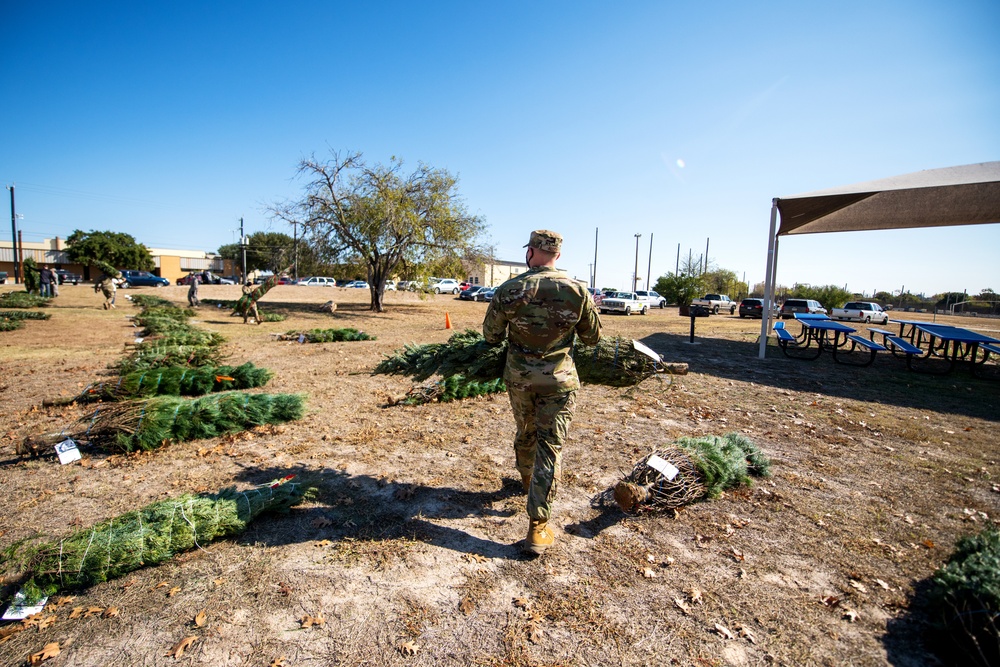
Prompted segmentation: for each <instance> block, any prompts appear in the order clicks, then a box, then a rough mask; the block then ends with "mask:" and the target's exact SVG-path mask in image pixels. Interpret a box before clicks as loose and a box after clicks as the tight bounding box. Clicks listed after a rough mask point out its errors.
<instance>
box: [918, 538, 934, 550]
mask: <svg viewBox="0 0 1000 667" xmlns="http://www.w3.org/2000/svg"><path fill="white" fill-rule="evenodd" d="M921 544H923V545H924V546H925V547H927V548H928V549H933V548H934V540H924V541H923V542H921Z"/></svg>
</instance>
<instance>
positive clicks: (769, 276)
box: [757, 199, 778, 359]
mask: <svg viewBox="0 0 1000 667" xmlns="http://www.w3.org/2000/svg"><path fill="white" fill-rule="evenodd" d="M777 222H778V200H777V199H772V200H771V228H770V231H768V236H767V267H766V268H765V269H764V314H763V315H761V318H760V341H759V342H760V345H759V348H758V350H757V358H758V359H763V358H764V354H765V350H766V349H767V335H768V334H769V333H770V332H771V311H772V310H773V307H772V306H771V300H772V299H773V298H774V274H775V273H776V271H777V268H776V266H775V262H776V259H777V250H778V248H777V245H778V237H777V236H775V235H774V232H775V227H776V225H777Z"/></svg>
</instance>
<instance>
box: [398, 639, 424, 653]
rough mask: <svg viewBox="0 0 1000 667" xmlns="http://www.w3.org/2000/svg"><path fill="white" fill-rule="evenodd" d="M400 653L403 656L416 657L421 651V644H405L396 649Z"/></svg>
mask: <svg viewBox="0 0 1000 667" xmlns="http://www.w3.org/2000/svg"><path fill="white" fill-rule="evenodd" d="M396 648H397V649H399V652H400V653H402V654H403V655H407V656H409V655H416V654H417V651H419V650H420V644H417V643H414V642H413V641H408V642H403V643H401V644H400V645H399V646H397V647H396Z"/></svg>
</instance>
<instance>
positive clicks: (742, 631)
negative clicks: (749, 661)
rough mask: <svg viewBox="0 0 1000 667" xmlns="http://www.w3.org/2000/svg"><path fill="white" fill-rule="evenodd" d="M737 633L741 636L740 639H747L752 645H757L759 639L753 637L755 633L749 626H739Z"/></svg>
mask: <svg viewBox="0 0 1000 667" xmlns="http://www.w3.org/2000/svg"><path fill="white" fill-rule="evenodd" d="M736 632H737V633H738V634H739V636H740V637H744V638H746V640H747V641H748V642H750V643H751V644H756V643H757V638H756V637H754V636H753V632H751V631H750V628H748V627H747V626H745V625H737V626H736Z"/></svg>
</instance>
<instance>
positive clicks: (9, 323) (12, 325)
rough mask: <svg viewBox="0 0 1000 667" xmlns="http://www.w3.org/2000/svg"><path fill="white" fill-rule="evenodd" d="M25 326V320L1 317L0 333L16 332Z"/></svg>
mask: <svg viewBox="0 0 1000 667" xmlns="http://www.w3.org/2000/svg"><path fill="white" fill-rule="evenodd" d="M23 326H24V320H11V319H7V318H6V317H0V331H14V330H15V329H20V328H22V327H23Z"/></svg>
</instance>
